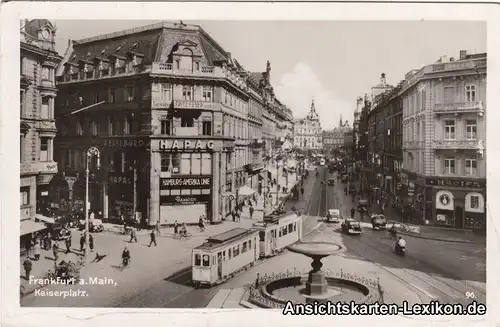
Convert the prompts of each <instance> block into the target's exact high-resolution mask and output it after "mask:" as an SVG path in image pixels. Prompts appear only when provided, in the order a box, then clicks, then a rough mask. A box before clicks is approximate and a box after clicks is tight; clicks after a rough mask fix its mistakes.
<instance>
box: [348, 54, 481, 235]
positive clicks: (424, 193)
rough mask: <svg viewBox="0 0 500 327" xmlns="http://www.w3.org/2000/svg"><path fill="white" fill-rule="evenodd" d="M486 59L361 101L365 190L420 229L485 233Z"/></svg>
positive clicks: (359, 153) (416, 73) (457, 63)
mask: <svg viewBox="0 0 500 327" xmlns="http://www.w3.org/2000/svg"><path fill="white" fill-rule="evenodd" d="M486 58H487V56H486V54H485V53H482V54H467V52H466V51H460V55H459V58H457V59H455V58H448V57H442V58H440V59H439V60H438V61H437V62H435V63H433V64H430V65H426V66H424V67H422V68H421V69H415V70H412V71H410V72H408V73H407V74H406V75H405V79H404V80H403V81H402V82H400V83H399V84H398V85H397V86H391V85H388V84H387V83H386V80H385V75H384V74H382V77H381V83H380V84H379V85H377V86H376V87H375V88H374V89H373V90H372V95H371V96H370V97H369V96H367V95H365V98H364V99H363V98H358V103H357V109H356V111H355V116H354V119H355V123H354V138H355V144H356V146H355V151H356V159H357V161H358V162H357V169H358V170H359V171H360V172H361V173H362V176H363V178H362V180H363V181H364V183H365V185H364V186H370V185H371V186H376V187H379V188H380V189H383V190H384V191H385V193H386V194H388V195H390V196H391V197H392V199H393V201H394V202H393V203H394V205H395V206H396V207H398V208H405V211H406V212H408V213H410V215H411V217H412V219H413V220H414V221H416V222H420V223H427V224H432V225H439V226H446V227H453V228H459V229H471V230H482V231H484V230H485V229H486V151H485V139H486Z"/></svg>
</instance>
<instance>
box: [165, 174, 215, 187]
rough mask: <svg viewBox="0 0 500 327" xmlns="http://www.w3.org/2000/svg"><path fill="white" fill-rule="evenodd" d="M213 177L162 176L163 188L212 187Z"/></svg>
mask: <svg viewBox="0 0 500 327" xmlns="http://www.w3.org/2000/svg"><path fill="white" fill-rule="evenodd" d="M211 182H212V179H211V178H210V177H179V178H162V179H161V189H164V190H165V189H172V188H196V189H198V188H210V186H211V184H212V183H211Z"/></svg>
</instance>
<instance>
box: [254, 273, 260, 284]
mask: <svg viewBox="0 0 500 327" xmlns="http://www.w3.org/2000/svg"><path fill="white" fill-rule="evenodd" d="M259 282H260V275H259V273H257V278H255V288H259Z"/></svg>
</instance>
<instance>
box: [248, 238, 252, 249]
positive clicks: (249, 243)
mask: <svg viewBox="0 0 500 327" xmlns="http://www.w3.org/2000/svg"><path fill="white" fill-rule="evenodd" d="M248 248H249V249H251V248H252V240H248Z"/></svg>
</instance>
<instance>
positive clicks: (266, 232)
mask: <svg viewBox="0 0 500 327" xmlns="http://www.w3.org/2000/svg"><path fill="white" fill-rule="evenodd" d="M252 227H253V229H254V230H257V231H258V232H259V249H260V251H259V256H260V258H267V257H271V256H273V255H275V254H276V253H278V252H281V251H283V250H284V249H285V247H287V246H288V245H291V244H294V243H296V242H298V241H299V240H301V239H302V217H300V216H298V215H296V214H294V213H288V214H282V215H270V216H266V217H264V221H263V222H258V223H254V224H253V226H252Z"/></svg>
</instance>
